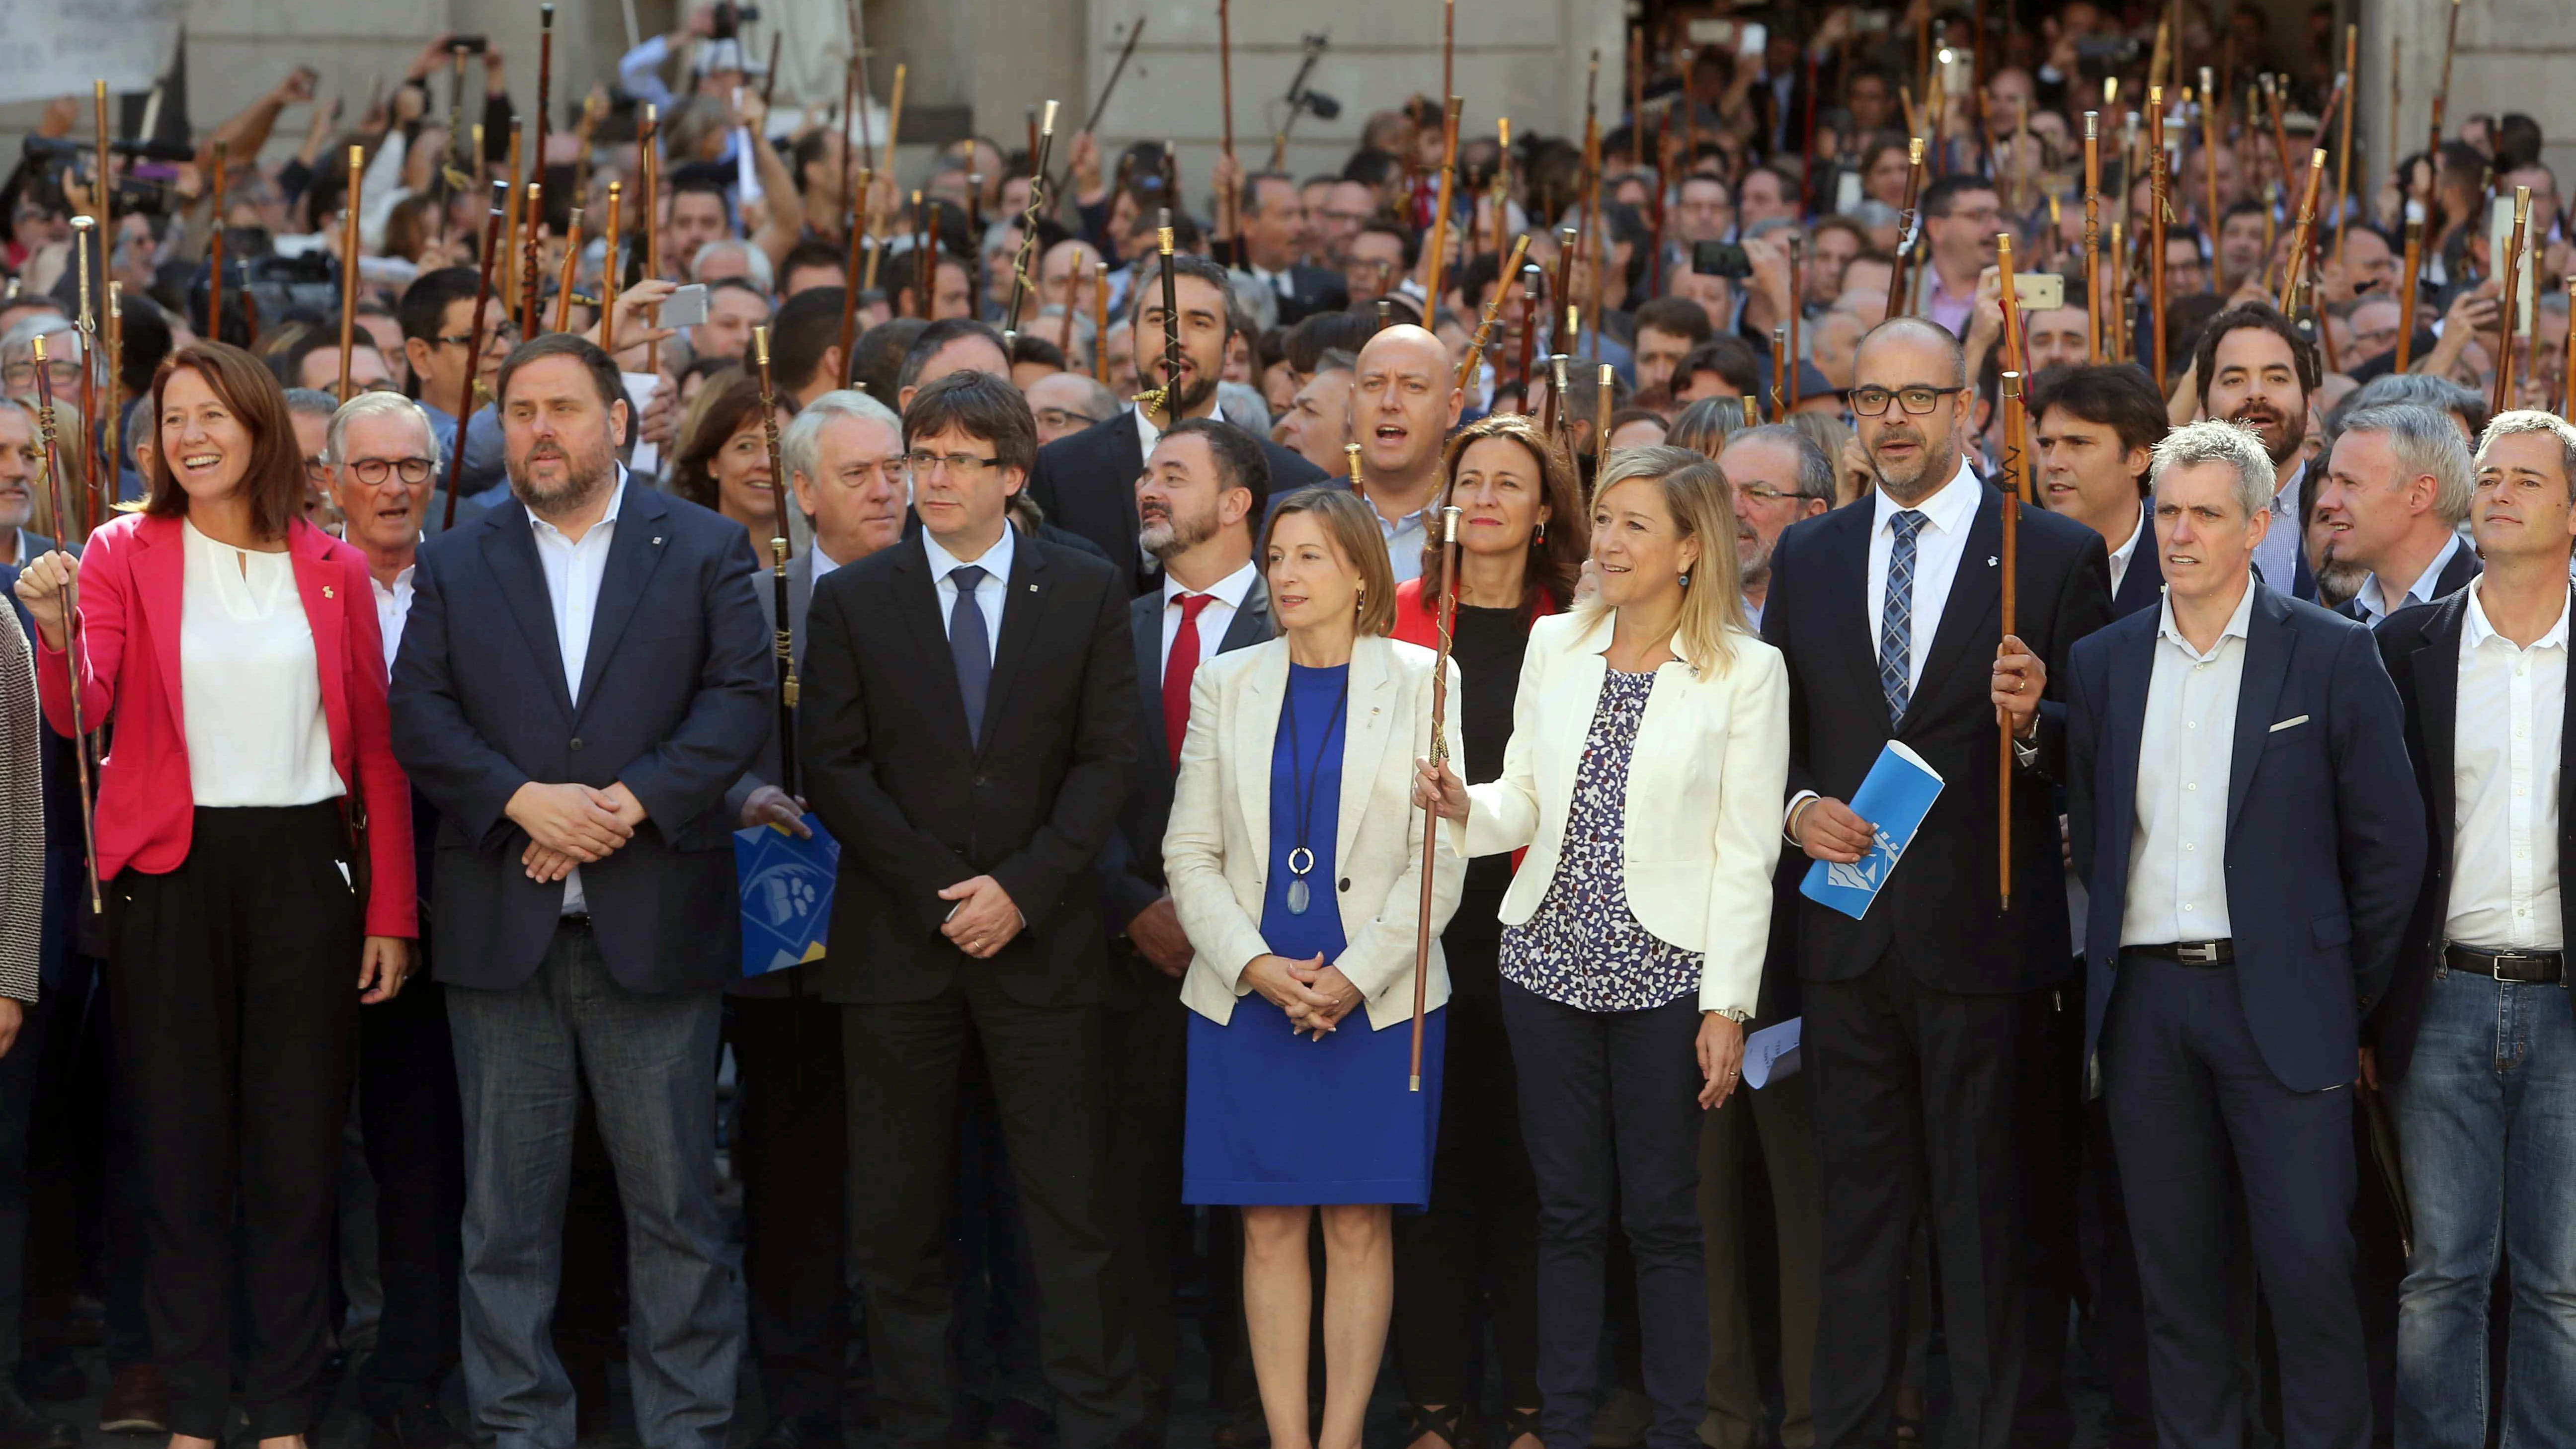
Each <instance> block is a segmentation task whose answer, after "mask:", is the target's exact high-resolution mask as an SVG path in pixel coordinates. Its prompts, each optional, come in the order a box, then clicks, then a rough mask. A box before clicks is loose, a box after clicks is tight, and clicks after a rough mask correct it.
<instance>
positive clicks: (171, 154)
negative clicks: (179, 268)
mask: <svg viewBox="0 0 2576 1449" xmlns="http://www.w3.org/2000/svg"><path fill="white" fill-rule="evenodd" d="M108 145H109V148H110V149H111V150H113V151H115V152H116V153H117V154H118V155H120V156H123V157H125V158H126V168H127V169H126V173H125V174H124V175H122V176H119V177H117V178H116V195H115V197H114V198H113V201H114V205H115V209H116V211H117V212H118V213H119V214H124V213H131V212H140V213H142V214H144V215H146V216H160V215H163V214H165V213H167V212H168V211H169V210H170V209H171V206H170V182H169V179H168V174H167V173H169V171H170V168H171V163H175V162H180V161H188V160H192V159H194V157H195V153H194V152H193V151H191V150H190V149H189V148H188V147H187V146H185V145H183V144H181V143H178V142H173V141H111V142H109V143H108ZM97 154H98V153H97V151H96V150H95V148H93V147H91V146H89V145H87V144H85V143H82V142H79V141H66V140H62V139H59V138H55V137H46V136H29V137H28V138H27V142H26V155H27V163H28V169H29V170H30V171H31V172H32V173H33V175H34V182H35V197H36V199H37V200H39V201H42V202H43V203H44V204H45V205H47V206H49V207H54V208H57V209H60V210H65V211H68V210H70V209H71V207H70V203H69V201H68V199H67V198H66V197H65V195H64V183H65V182H66V181H71V182H77V183H79V184H80V185H82V186H83V187H88V186H89V185H91V184H92V177H91V175H90V173H91V172H92V171H94V170H96V169H97V167H96V164H95V163H96V158H97ZM140 163H157V164H156V165H153V166H147V165H144V164H140ZM155 170H158V171H159V172H161V173H163V174H160V175H155V174H153V172H154V171H155Z"/></svg>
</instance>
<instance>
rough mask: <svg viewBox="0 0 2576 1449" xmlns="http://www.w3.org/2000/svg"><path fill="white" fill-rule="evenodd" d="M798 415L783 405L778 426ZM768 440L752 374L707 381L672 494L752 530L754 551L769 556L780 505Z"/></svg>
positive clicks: (693, 409)
mask: <svg viewBox="0 0 2576 1449" xmlns="http://www.w3.org/2000/svg"><path fill="white" fill-rule="evenodd" d="M795 416H796V404H795V402H794V400H792V399H788V398H781V399H779V402H778V427H779V430H780V431H781V432H784V431H786V428H787V424H788V421H789V420H790V419H791V418H793V417H795ZM769 483H770V471H769V435H768V433H767V432H766V431H765V430H764V429H763V428H762V427H761V416H760V379H759V378H757V377H754V376H752V375H751V374H750V373H748V372H742V371H734V372H729V373H721V374H718V375H717V376H715V377H711V378H709V379H707V386H706V390H705V391H703V392H701V393H699V394H698V396H697V400H696V401H694V402H692V403H691V404H689V414H688V416H687V417H686V418H684V419H682V420H681V423H680V452H679V456H677V457H676V458H673V459H672V460H671V482H670V491H671V492H673V493H675V494H678V495H679V496H680V497H682V498H685V499H687V500H689V501H690V502H691V503H695V504H697V505H698V506H699V507H701V508H712V509H714V510H715V511H716V512H718V513H721V514H723V515H724V516H725V517H727V518H730V519H732V520H733V521H734V522H736V523H739V524H741V525H742V526H743V527H744V528H746V529H749V530H750V531H751V541H752V552H753V553H755V554H758V555H760V556H761V557H763V558H766V557H768V554H769V540H770V539H772V538H775V537H777V536H778V533H777V528H778V503H777V497H776V495H775V494H773V493H772V492H770V486H769Z"/></svg>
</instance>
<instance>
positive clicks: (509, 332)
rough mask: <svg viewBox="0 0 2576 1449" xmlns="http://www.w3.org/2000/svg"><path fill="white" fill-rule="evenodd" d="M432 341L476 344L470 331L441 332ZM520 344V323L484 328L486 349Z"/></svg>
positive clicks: (440, 344) (466, 345) (453, 344)
mask: <svg viewBox="0 0 2576 1449" xmlns="http://www.w3.org/2000/svg"><path fill="white" fill-rule="evenodd" d="M430 341H432V342H435V343H437V344H438V345H439V346H441V347H471V346H473V345H474V334H472V333H470V332H452V333H441V334H439V335H438V336H436V337H433V338H431V339H430ZM518 345H519V324H517V323H515V322H503V323H499V324H497V325H495V326H491V327H486V328H484V329H483V347H484V350H486V351H489V350H491V349H492V348H495V347H501V348H510V347H516V346H518Z"/></svg>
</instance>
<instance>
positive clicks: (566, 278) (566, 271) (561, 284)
mask: <svg viewBox="0 0 2576 1449" xmlns="http://www.w3.org/2000/svg"><path fill="white" fill-rule="evenodd" d="M580 266H581V208H580V207H578V206H576V207H574V208H573V209H572V226H571V228H570V229H569V230H567V231H566V232H565V233H564V254H563V265H562V266H561V268H559V269H558V275H557V277H556V280H555V325H553V326H552V327H549V328H547V329H546V330H547V331H549V332H569V331H571V330H572V292H573V283H574V281H575V280H576V279H577V278H578V276H579V271H578V269H579V268H580Z"/></svg>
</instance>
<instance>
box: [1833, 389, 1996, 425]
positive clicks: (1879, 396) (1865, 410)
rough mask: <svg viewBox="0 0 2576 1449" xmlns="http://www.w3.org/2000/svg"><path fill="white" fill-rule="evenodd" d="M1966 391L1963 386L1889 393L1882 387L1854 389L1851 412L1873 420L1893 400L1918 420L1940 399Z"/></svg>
mask: <svg viewBox="0 0 2576 1449" xmlns="http://www.w3.org/2000/svg"><path fill="white" fill-rule="evenodd" d="M1967 390H1968V389H1967V388H1966V387H1964V386H1961V387H1900V388H1897V389H1896V390H1894V391H1893V392H1891V391H1889V390H1888V389H1886V388H1883V387H1856V388H1853V389H1852V390H1851V410H1852V411H1853V412H1855V413H1857V414H1859V415H1860V416H1862V417H1865V418H1874V417H1877V416H1878V415H1879V414H1881V413H1883V412H1886V411H1887V400H1888V399H1889V398H1894V399H1896V401H1897V403H1898V405H1900V406H1902V407H1903V408H1904V409H1905V410H1906V411H1907V412H1909V413H1912V414H1913V415H1914V416H1916V417H1918V418H1919V417H1921V416H1923V415H1924V414H1925V413H1928V412H1930V411H1932V410H1933V409H1934V408H1936V407H1939V406H1940V405H1941V399H1943V398H1945V397H1948V396H1950V395H1951V394H1952V393H1960V392H1966V391H1967Z"/></svg>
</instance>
